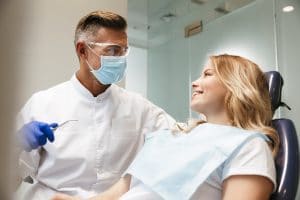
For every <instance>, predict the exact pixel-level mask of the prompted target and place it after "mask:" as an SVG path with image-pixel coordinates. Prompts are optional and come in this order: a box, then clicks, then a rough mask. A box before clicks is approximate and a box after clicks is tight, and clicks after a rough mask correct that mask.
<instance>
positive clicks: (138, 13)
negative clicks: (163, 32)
mask: <svg viewBox="0 0 300 200" xmlns="http://www.w3.org/2000/svg"><path fill="white" fill-rule="evenodd" d="M253 1H254V0H128V37H129V42H130V43H131V45H134V46H138V47H143V48H147V47H148V46H149V44H151V43H153V42H154V40H155V38H154V37H157V38H158V37H160V35H159V34H158V31H157V30H158V29H161V28H162V27H164V26H167V24H168V23H169V22H171V21H180V20H183V18H186V16H188V15H189V16H195V17H194V18H195V20H199V19H200V20H204V21H205V20H206V21H207V22H208V21H210V20H213V19H215V18H217V17H219V16H223V15H224V14H227V13H230V12H232V11H234V10H236V9H238V8H241V7H243V6H245V5H248V4H249V3H251V2H253ZM153 31H154V34H151V33H153ZM150 40H153V41H150Z"/></svg>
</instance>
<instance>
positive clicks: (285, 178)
mask: <svg viewBox="0 0 300 200" xmlns="http://www.w3.org/2000/svg"><path fill="white" fill-rule="evenodd" d="M265 75H266V77H267V80H268V84H269V92H270V96H271V101H272V111H273V113H274V112H275V110H276V109H277V108H278V107H280V106H284V107H287V108H288V109H289V110H290V108H289V107H288V106H287V105H286V104H285V103H283V102H281V89H282V86H283V79H282V77H281V75H280V74H279V72H277V71H270V72H266V73H265ZM272 124H273V127H274V128H275V129H276V130H277V132H278V135H279V138H280V146H279V152H278V154H277V156H276V158H275V166H276V172H277V188H276V191H275V192H274V193H273V194H272V196H271V200H295V198H296V193H297V188H298V179H299V145H298V139H297V133H296V129H295V126H294V124H293V122H292V121H291V120H290V119H285V118H280V119H273V120H272Z"/></svg>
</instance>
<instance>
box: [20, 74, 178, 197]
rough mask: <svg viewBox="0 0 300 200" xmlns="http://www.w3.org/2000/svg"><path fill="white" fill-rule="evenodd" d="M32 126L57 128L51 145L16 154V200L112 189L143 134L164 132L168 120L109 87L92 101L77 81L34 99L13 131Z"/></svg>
mask: <svg viewBox="0 0 300 200" xmlns="http://www.w3.org/2000/svg"><path fill="white" fill-rule="evenodd" d="M32 120H37V121H42V122H47V123H53V122H56V123H58V124H60V123H62V122H64V121H66V120H78V121H76V122H70V123H69V124H68V125H66V126H63V127H61V128H58V129H57V130H56V131H55V133H54V135H55V141H54V142H53V143H49V142H48V143H47V144H46V145H45V146H43V147H42V148H39V149H37V150H33V151H31V152H30V153H28V152H22V153H21V155H20V159H19V167H20V171H21V176H22V177H23V178H25V177H27V176H31V177H32V178H33V180H34V183H33V184H30V183H26V182H22V183H21V185H20V187H19V189H18V191H17V192H16V199H25V200H27V199H28V200H35V199H39V200H40V199H49V198H51V197H52V196H53V195H54V194H55V193H57V192H63V193H66V194H70V195H76V196H79V197H90V196H93V195H95V194H97V193H99V192H102V191H104V190H106V189H107V188H108V187H109V186H111V185H112V184H113V183H115V182H116V181H117V180H118V179H119V178H120V176H121V174H122V173H123V172H124V171H125V169H126V168H127V167H128V165H129V164H130V163H131V161H132V160H133V158H134V156H135V155H136V153H137V152H138V150H139V149H140V147H141V146H142V145H143V142H144V136H145V134H146V133H150V132H153V131H155V130H158V129H165V128H170V127H171V126H173V123H174V120H173V119H172V118H171V117H170V116H169V115H167V114H166V113H165V112H164V111H163V110H162V109H160V108H158V107H156V106H155V105H153V104H152V103H150V102H149V101H148V100H146V99H144V98H143V97H141V96H140V95H137V94H134V93H130V92H128V91H126V90H124V89H122V88H119V87H118V86H116V85H114V84H112V85H111V86H110V87H109V88H108V89H107V90H106V91H105V92H104V93H102V94H100V95H99V96H97V97H93V95H92V94H91V93H90V92H89V91H88V90H87V89H86V88H85V87H84V86H83V85H82V84H81V83H80V82H79V81H78V79H77V78H76V76H75V75H74V76H73V77H72V78H71V80H70V81H67V82H64V83H62V84H59V85H57V86H55V87H53V88H50V89H48V90H45V91H41V92H38V93H36V94H34V95H33V96H32V97H31V98H30V99H29V101H28V102H27V103H26V105H25V106H24V108H23V109H22V110H21V112H20V115H19V117H18V128H20V127H21V126H22V125H23V124H25V123H28V122H30V121H32Z"/></svg>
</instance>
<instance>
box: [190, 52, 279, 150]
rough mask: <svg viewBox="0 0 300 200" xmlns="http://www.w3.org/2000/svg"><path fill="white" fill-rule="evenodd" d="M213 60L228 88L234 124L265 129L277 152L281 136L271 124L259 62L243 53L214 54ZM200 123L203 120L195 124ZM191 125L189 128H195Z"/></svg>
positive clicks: (226, 103)
mask: <svg viewBox="0 0 300 200" xmlns="http://www.w3.org/2000/svg"><path fill="white" fill-rule="evenodd" d="M210 61H211V64H212V66H213V67H214V68H215V71H216V75H217V76H218V78H219V79H220V80H221V82H222V83H223V84H224V85H225V87H226V88H227V90H228V93H227V95H226V97H225V106H226V111H227V115H228V117H229V119H230V121H231V125H232V126H236V127H239V128H243V129H247V130H256V131H260V132H262V133H264V134H265V135H267V136H268V138H269V139H270V140H271V142H269V144H270V148H271V149H272V152H273V155H276V153H277V151H278V146H279V138H278V135H277V133H276V131H275V130H274V129H273V128H272V127H271V122H272V117H273V113H272V109H271V99H270V96H269V90H268V84H267V80H266V78H265V75H264V73H263V72H262V71H261V69H260V68H259V67H258V66H257V65H256V64H255V63H253V62H251V61H250V60H248V59H245V58H243V57H240V56H234V55H227V54H223V55H218V56H210ZM200 123H203V120H202V121H197V122H195V123H194V125H191V126H192V127H195V126H196V125H198V124H200ZM191 126H190V127H188V128H186V129H185V130H188V131H189V130H191V129H192V127H191Z"/></svg>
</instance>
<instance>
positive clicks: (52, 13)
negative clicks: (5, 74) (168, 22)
mask: <svg viewBox="0 0 300 200" xmlns="http://www.w3.org/2000/svg"><path fill="white" fill-rule="evenodd" d="M11 9H13V8H11ZM25 9H26V12H24V13H23V14H22V15H20V16H18V18H21V19H22V20H23V22H24V28H23V30H22V41H20V43H19V44H18V51H17V52H16V56H17V57H18V59H19V61H20V66H19V67H20V68H19V70H20V73H18V75H20V77H19V78H20V81H19V82H18V83H20V93H19V100H20V102H19V104H18V106H19V107H20V106H21V105H23V104H24V102H25V101H26V100H27V99H28V98H29V97H30V96H31V94H32V93H34V92H36V91H38V90H41V89H46V88H48V87H50V86H53V85H55V84H57V83H60V82H63V81H66V80H68V79H70V78H71V76H72V74H73V73H74V72H75V71H76V70H77V69H78V67H79V64H78V59H77V56H76V54H75V48H74V45H73V40H74V31H75V27H76V25H77V23H78V21H79V19H80V18H81V17H83V16H84V15H86V14H88V13H89V12H91V11H94V10H110V11H115V12H117V13H118V14H120V15H122V16H124V17H126V16H127V0H101V1H98V0H89V1H86V0H72V1H71V0H69V1H61V0H52V1H46V0H27V1H26V7H25ZM11 12H12V13H14V11H13V10H11Z"/></svg>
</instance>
